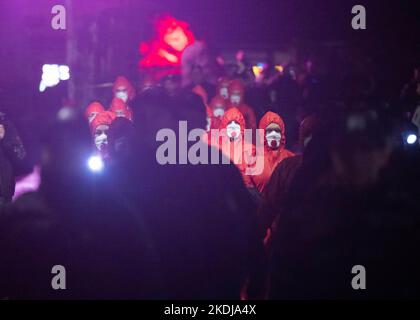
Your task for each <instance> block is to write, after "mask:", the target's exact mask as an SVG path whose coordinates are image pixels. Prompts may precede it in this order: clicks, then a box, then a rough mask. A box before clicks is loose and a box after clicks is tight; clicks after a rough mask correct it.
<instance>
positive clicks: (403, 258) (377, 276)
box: [270, 108, 420, 299]
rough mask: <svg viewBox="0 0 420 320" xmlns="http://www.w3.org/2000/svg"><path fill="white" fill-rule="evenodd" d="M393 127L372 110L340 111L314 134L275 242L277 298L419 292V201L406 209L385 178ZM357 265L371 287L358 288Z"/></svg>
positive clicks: (389, 295)
mask: <svg viewBox="0 0 420 320" xmlns="http://www.w3.org/2000/svg"><path fill="white" fill-rule="evenodd" d="M394 128H395V126H393V125H392V120H391V119H389V118H388V117H387V116H384V115H381V114H380V113H379V112H378V111H376V110H375V109H373V108H371V109H368V110H364V111H360V110H359V111H351V112H348V113H346V114H344V115H339V117H334V118H332V119H331V120H330V121H328V122H327V123H326V125H325V126H324V125H323V126H322V128H321V129H320V130H319V131H318V132H317V133H316V134H315V135H314V137H313V139H312V140H311V142H310V143H309V144H308V146H307V148H306V149H305V154H304V158H303V163H302V166H301V167H300V168H299V171H298V172H297V173H296V176H295V178H294V179H293V183H292V186H291V187H290V192H289V194H288V199H287V204H286V206H285V210H284V213H283V214H282V216H281V220H280V221H279V224H278V230H277V232H276V234H275V235H274V237H273V240H272V246H271V250H272V259H271V293H270V297H271V298H273V299H282V298H287V299H368V298H373V299H375V298H376V299H378V298H403V297H406V298H407V297H411V298H414V297H418V294H419V291H418V288H419V280H420V279H419V276H418V268H419V263H418V261H419V259H418V254H417V246H418V241H419V237H418V235H419V232H418V230H419V226H420V223H419V222H420V221H419V217H418V215H416V214H414V212H418V204H417V205H416V206H414V207H412V208H411V209H409V210H407V209H408V208H407V205H406V200H404V198H401V199H397V201H396V199H394V197H395V193H390V192H389V191H391V190H390V189H389V188H388V187H387V186H385V185H383V184H382V182H381V180H382V179H381V177H383V175H384V173H385V171H386V170H387V168H389V165H390V159H391V154H392V152H394V151H395V143H396V138H397V135H396V132H395V130H394ZM399 183H400V184H401V186H404V185H405V181H399ZM416 208H417V211H416V210H414V209H416ZM356 265H358V266H363V268H364V269H365V270H366V275H367V276H366V279H367V280H366V281H367V288H366V290H354V287H355V286H354V281H355V279H357V278H355V274H354V273H353V274H352V270H353V268H354V266H356ZM391 274H392V277H390V275H391ZM352 279H353V282H352ZM362 281H363V280H362ZM352 283H353V285H352ZM358 284H360V282H358ZM362 287H363V286H362Z"/></svg>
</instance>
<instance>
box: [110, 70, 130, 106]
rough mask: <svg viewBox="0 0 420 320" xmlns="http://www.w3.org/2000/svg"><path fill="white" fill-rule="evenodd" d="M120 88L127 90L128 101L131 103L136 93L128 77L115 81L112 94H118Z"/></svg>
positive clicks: (120, 77) (118, 78)
mask: <svg viewBox="0 0 420 320" xmlns="http://www.w3.org/2000/svg"><path fill="white" fill-rule="evenodd" d="M118 88H125V89H126V90H127V93H128V100H127V101H131V100H133V99H134V97H135V96H136V92H135V90H134V87H133V85H132V84H131V83H130V81H128V80H127V78H126V77H123V76H118V77H117V79H115V82H114V86H113V87H112V92H113V93H114V96H115V94H116V92H117V89H118Z"/></svg>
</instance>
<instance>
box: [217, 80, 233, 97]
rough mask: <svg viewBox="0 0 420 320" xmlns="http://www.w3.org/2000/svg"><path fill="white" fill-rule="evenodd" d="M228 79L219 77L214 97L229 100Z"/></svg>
mask: <svg viewBox="0 0 420 320" xmlns="http://www.w3.org/2000/svg"><path fill="white" fill-rule="evenodd" d="M230 82H231V81H230V79H229V78H228V77H221V78H219V79H218V80H217V92H216V95H218V96H220V97H222V98H223V99H224V100H226V101H227V100H229V85H230Z"/></svg>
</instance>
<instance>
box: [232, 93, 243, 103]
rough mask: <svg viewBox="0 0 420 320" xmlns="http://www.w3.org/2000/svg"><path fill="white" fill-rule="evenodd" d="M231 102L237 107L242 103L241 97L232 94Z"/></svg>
mask: <svg viewBox="0 0 420 320" xmlns="http://www.w3.org/2000/svg"><path fill="white" fill-rule="evenodd" d="M230 102H231V103H232V104H233V105H235V106H237V105H239V103H240V102H241V95H240V94H237V93H234V94H232V95H231V96H230Z"/></svg>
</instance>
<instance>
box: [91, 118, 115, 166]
mask: <svg viewBox="0 0 420 320" xmlns="http://www.w3.org/2000/svg"><path fill="white" fill-rule="evenodd" d="M114 119H115V114H113V113H112V112H110V111H104V112H101V113H99V114H98V115H97V116H96V117H95V119H93V121H92V122H91V124H90V130H91V132H92V135H93V141H94V143H95V146H96V148H97V149H98V151H99V153H100V154H101V156H102V157H104V158H106V157H107V156H108V151H107V149H108V130H109V127H110V126H111V124H112V122H113V121H114Z"/></svg>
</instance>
